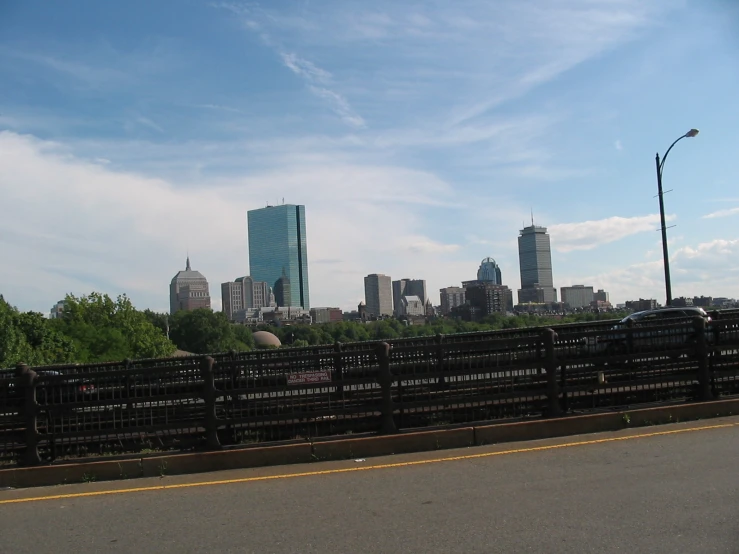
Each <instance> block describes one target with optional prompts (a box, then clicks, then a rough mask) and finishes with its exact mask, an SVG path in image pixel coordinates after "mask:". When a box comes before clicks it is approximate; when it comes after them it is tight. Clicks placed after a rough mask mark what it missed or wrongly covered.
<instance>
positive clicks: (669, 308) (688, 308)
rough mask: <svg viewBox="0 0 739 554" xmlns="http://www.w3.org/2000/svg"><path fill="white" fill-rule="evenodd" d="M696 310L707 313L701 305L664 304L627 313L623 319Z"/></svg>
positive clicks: (702, 313)
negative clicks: (659, 306)
mask: <svg viewBox="0 0 739 554" xmlns="http://www.w3.org/2000/svg"><path fill="white" fill-rule="evenodd" d="M686 311H687V312H696V313H698V314H701V315H705V314H706V311H705V310H704V309H703V308H701V307H700V306H680V307H678V306H664V307H662V308H655V309H653V310H643V311H641V312H634V313H633V314H629V315H627V316H626V317H625V318H623V319H622V320H621V321H627V320H629V319H641V318H643V317H645V316H647V315H650V314H659V313H669V312H686Z"/></svg>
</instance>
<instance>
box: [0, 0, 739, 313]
mask: <svg viewBox="0 0 739 554" xmlns="http://www.w3.org/2000/svg"><path fill="white" fill-rule="evenodd" d="M737 59H739V3H736V2H734V1H733V0H650V1H643V0H556V1H550V0H498V1H494V2H491V1H489V0H467V1H464V0H462V1H455V2H441V1H425V2H420V1H418V2H411V1H409V2H396V1H383V0H379V1H376V2H372V3H367V2H359V1H351V0H343V1H321V2H317V1H315V0H303V1H295V2H288V1H274V0H273V1H270V2H263V3H258V2H235V1H234V2H228V1H225V2H219V1H213V2H208V1H201V0H177V1H174V0H159V1H157V2H149V1H143V0H140V1H137V0H129V1H127V2H100V1H98V0H89V1H81V0H69V1H67V2H40V1H37V0H23V1H20V0H4V1H2V2H0V76H2V78H0V206H2V207H3V208H4V209H3V214H4V215H3V218H2V220H0V260H2V263H0V292H1V293H2V294H4V295H5V297H6V298H7V299H8V300H9V301H11V303H14V304H16V305H17V306H18V307H19V308H21V309H24V310H31V309H32V310H38V311H44V312H46V311H48V309H49V308H50V307H51V305H52V304H53V303H54V302H56V301H57V300H58V299H60V298H62V297H63V296H64V294H65V293H67V292H72V293H75V294H84V293H87V292H90V291H93V290H97V291H102V292H107V293H109V294H118V293H122V292H125V293H127V294H128V295H129V296H131V298H132V299H133V300H134V303H135V304H136V305H137V306H139V307H141V308H146V307H148V308H152V309H158V310H166V308H167V306H168V296H167V295H168V284H169V281H170V279H171V278H172V276H173V275H174V274H175V273H176V272H177V271H178V270H179V269H183V268H184V258H185V255H186V253H187V252H188V251H189V253H190V256H191V260H192V263H193V267H194V268H195V269H198V270H200V271H201V272H202V273H203V274H205V275H206V277H207V278H208V279H209V281H210V283H211V289H212V292H213V296H214V307H216V308H219V307H220V298H219V289H220V287H219V286H218V284H219V283H221V282H224V281H227V280H231V279H233V278H235V277H237V276H240V275H244V274H248V254H247V237H246V211H247V210H249V209H253V208H257V207H262V206H264V205H266V204H267V203H268V202H269V203H276V202H281V201H282V199H283V198H284V199H285V201H286V202H288V203H294V204H305V205H306V219H307V225H308V229H307V234H308V249H309V250H308V257H309V276H310V288H311V300H312V303H313V305H315V306H340V307H342V308H344V309H351V308H353V307H355V306H356V304H357V303H358V302H359V301H360V300H362V298H363V293H364V291H363V277H364V276H365V275H367V274H368V273H385V274H388V275H391V276H392V277H393V278H402V277H408V278H419V279H426V280H427V286H428V289H429V290H430V291H438V289H439V288H441V287H445V286H450V285H459V284H460V283H461V281H463V280H467V279H471V278H474V276H475V272H476V270H477V266H478V264H479V263H480V260H482V259H483V258H485V257H487V256H492V257H494V258H495V259H496V260H497V261H498V263H499V264H500V266H501V268H502V272H503V281H504V283H505V284H507V285H509V286H510V287H511V288H512V289H517V288H518V286H519V282H520V281H519V275H518V256H517V249H516V237H517V236H518V231H519V229H520V228H521V225H522V224H523V223H524V222H529V221H530V211H531V210H533V212H534V217H535V220H536V223H537V224H539V225H544V226H546V227H548V228H549V231H550V234H551V237H552V247H553V255H552V257H553V267H554V282H555V286H556V287H557V288H559V287H561V286H568V285H573V284H586V285H593V286H594V287H596V288H604V289H605V290H607V291H609V292H610V293H611V299H612V301H614V302H623V301H624V300H628V299H634V298H639V297H648V298H657V299H659V300H660V301H663V300H664V299H663V295H664V292H663V291H664V287H663V275H662V261H661V248H660V235H659V232H657V228H658V227H659V220H658V204H657V199H656V198H655V194H656V179H655V168H654V155H655V153H656V152H657V151H660V152H661V153H663V152H664V150H665V149H666V148H667V147H668V146H669V145H670V143H671V142H672V141H673V140H674V139H676V138H677V137H679V136H680V135H682V134H683V133H685V132H686V131H687V130H688V129H690V128H691V127H697V128H699V129H701V133H700V135H699V136H698V137H696V138H694V139H686V140H684V141H682V142H681V143H680V144H678V145H677V146H676V147H675V149H674V150H673V151H672V153H671V154H670V157H669V159H668V161H667V163H666V164H665V172H664V185H665V189H666V190H669V189H672V192H671V193H669V194H667V195H666V196H665V202H666V211H667V214H668V217H669V220H670V225H675V227H674V228H671V229H670V230H669V237H670V240H669V246H670V254H671V260H672V270H673V292H674V294H675V296H681V295H686V296H693V295H700V294H705V295H713V296H730V297H739V191H737V184H738V180H739V179H738V178H739V167H737V153H738V152H739V140H738V139H739V102H737V101H736V98H739V64H738V63H737V62H736V60H737ZM527 224H528V223H527ZM432 299H434V300H435V301H436V302H438V298H437V296H436V294H435V293H434V294H433V295H432Z"/></svg>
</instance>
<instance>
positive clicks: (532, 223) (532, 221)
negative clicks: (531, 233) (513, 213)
mask: <svg viewBox="0 0 739 554" xmlns="http://www.w3.org/2000/svg"><path fill="white" fill-rule="evenodd" d="M531 226H532V227H533V226H534V208H531Z"/></svg>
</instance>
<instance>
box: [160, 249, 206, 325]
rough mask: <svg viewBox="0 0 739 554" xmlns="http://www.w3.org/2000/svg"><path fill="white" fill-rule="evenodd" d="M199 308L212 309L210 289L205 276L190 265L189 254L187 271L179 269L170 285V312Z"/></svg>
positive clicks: (186, 265)
mask: <svg viewBox="0 0 739 554" xmlns="http://www.w3.org/2000/svg"><path fill="white" fill-rule="evenodd" d="M198 308H208V309H210V290H209V288H208V280H207V279H206V278H205V276H204V275H203V274H202V273H200V272H199V271H193V270H192V268H191V267H190V256H188V257H187V262H186V264H185V271H179V272H178V273H177V275H175V276H174V277H173V278H172V282H171V283H170V285H169V313H170V314H175V313H177V312H179V311H180V310H196V309H198Z"/></svg>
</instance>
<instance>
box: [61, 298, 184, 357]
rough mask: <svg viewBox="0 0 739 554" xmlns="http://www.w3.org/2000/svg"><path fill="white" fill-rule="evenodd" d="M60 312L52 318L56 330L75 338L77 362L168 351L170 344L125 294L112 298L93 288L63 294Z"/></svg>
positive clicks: (172, 349) (171, 348) (169, 353)
mask: <svg viewBox="0 0 739 554" xmlns="http://www.w3.org/2000/svg"><path fill="white" fill-rule="evenodd" d="M64 303H65V306H64V314H63V316H62V317H61V318H58V319H55V320H53V324H54V326H55V327H56V328H57V330H58V331H60V332H61V333H63V334H64V335H66V336H67V337H69V338H71V339H72V340H74V341H75V344H76V345H77V350H78V356H79V357H80V360H79V361H81V362H101V361H111V360H121V359H124V358H129V357H130V358H160V357H164V356H169V355H171V354H172V353H173V352H174V350H175V346H174V344H173V343H172V342H171V341H170V340H168V339H167V337H166V336H165V335H164V333H163V332H162V331H161V330H160V329H158V328H157V327H155V326H154V325H153V324H152V323H151V321H150V320H149V319H148V318H147V316H146V315H145V314H144V312H140V311H138V310H136V309H135V308H134V307H133V304H131V300H130V299H129V298H128V297H127V296H126V295H121V296H118V297H117V298H116V300H113V299H111V298H110V297H109V296H108V295H107V294H100V293H97V292H93V293H91V294H89V295H88V296H83V297H80V298H76V297H75V296H73V295H67V297H66V298H65V300H64Z"/></svg>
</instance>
